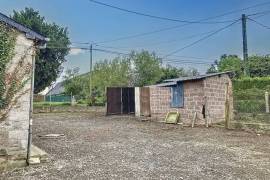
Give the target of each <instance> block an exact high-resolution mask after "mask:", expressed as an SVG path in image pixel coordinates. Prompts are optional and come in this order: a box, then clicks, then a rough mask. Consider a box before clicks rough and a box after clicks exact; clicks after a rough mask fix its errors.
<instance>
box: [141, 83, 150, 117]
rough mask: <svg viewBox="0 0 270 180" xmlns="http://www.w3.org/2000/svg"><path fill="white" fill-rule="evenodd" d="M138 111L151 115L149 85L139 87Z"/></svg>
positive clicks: (144, 114) (147, 115) (142, 114)
mask: <svg viewBox="0 0 270 180" xmlns="http://www.w3.org/2000/svg"><path fill="white" fill-rule="evenodd" d="M140 111H141V116H146V117H149V116H150V115H151V110H150V89H149V87H141V88H140Z"/></svg>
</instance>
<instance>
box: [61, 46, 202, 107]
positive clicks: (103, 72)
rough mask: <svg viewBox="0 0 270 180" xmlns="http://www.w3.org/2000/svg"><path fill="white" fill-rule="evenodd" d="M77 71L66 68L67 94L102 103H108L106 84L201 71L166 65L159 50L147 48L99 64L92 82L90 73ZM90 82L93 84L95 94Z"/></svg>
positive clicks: (155, 79)
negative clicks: (106, 101) (162, 61)
mask: <svg viewBox="0 0 270 180" xmlns="http://www.w3.org/2000/svg"><path fill="white" fill-rule="evenodd" d="M77 72H78V69H73V70H68V71H66V76H65V83H64V84H65V91H66V93H67V94H73V95H75V96H76V97H79V98H80V99H88V100H89V99H90V98H89V97H91V103H93V101H96V102H97V103H98V104H103V103H105V89H106V87H125V86H145V85H152V84H155V83H158V82H162V81H163V80H165V79H171V78H177V77H180V76H193V75H198V74H199V73H198V71H197V70H196V69H194V68H191V69H188V70H185V69H184V68H176V67H172V66H166V67H162V66H161V59H160V58H159V57H157V56H156V55H155V53H149V52H147V51H142V52H132V53H131V54H130V55H129V56H128V57H117V58H115V59H113V60H111V61H109V60H104V61H100V62H98V63H96V64H95V65H94V68H93V71H92V73H91V81H90V77H89V73H87V74H83V75H78V73H77ZM89 83H92V90H91V92H92V94H91V96H90V95H89V92H90V89H89ZM93 97H96V99H93ZM77 99H78V98H77Z"/></svg>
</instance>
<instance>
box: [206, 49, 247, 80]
mask: <svg viewBox="0 0 270 180" xmlns="http://www.w3.org/2000/svg"><path fill="white" fill-rule="evenodd" d="M215 66H217V72H224V71H233V72H234V73H235V75H236V77H241V76H243V68H242V67H243V63H242V60H241V59H240V58H239V57H238V56H237V55H226V54H224V55H222V56H221V57H220V60H219V61H215V63H214V64H213V65H212V66H211V67H210V69H208V70H207V72H216V71H215V69H214V67H215Z"/></svg>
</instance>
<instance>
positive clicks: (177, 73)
mask: <svg viewBox="0 0 270 180" xmlns="http://www.w3.org/2000/svg"><path fill="white" fill-rule="evenodd" d="M161 70H162V76H161V78H160V80H159V81H158V83H161V82H163V81H164V80H166V79H174V78H179V77H188V76H197V75H199V72H198V70H197V69H195V68H191V69H187V70H186V69H184V68H177V67H172V66H171V65H167V66H166V67H161Z"/></svg>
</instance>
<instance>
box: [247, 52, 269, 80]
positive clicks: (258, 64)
mask: <svg viewBox="0 0 270 180" xmlns="http://www.w3.org/2000/svg"><path fill="white" fill-rule="evenodd" d="M247 67H248V70H249V74H250V76H251V77H265V76H269V75H270V56H269V55H266V56H257V55H255V56H250V57H249V58H248V63H247Z"/></svg>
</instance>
